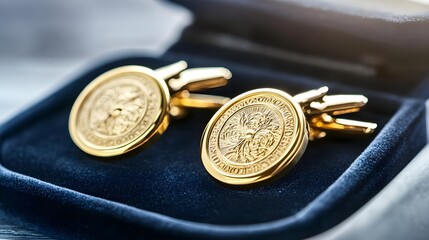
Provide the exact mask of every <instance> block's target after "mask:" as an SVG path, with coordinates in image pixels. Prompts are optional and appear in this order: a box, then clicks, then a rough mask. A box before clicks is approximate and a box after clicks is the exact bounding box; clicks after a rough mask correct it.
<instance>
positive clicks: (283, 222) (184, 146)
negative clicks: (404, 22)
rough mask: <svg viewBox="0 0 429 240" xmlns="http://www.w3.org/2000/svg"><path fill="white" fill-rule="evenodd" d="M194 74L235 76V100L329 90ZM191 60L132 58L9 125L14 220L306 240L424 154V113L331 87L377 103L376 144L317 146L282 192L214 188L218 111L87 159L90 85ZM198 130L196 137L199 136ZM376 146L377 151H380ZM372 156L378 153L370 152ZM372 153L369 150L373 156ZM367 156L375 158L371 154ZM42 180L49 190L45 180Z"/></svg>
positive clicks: (286, 81)
mask: <svg viewBox="0 0 429 240" xmlns="http://www.w3.org/2000/svg"><path fill="white" fill-rule="evenodd" d="M188 57H189V59H188V58H185V60H189V61H188V62H189V63H190V65H191V66H215V65H219V66H220V65H222V66H225V67H228V68H230V69H231V71H232V72H233V74H234V75H233V79H232V80H231V84H230V86H229V87H227V88H224V89H221V90H215V91H212V92H214V93H219V92H222V93H223V94H225V95H228V96H234V95H236V94H238V93H241V92H243V91H246V90H249V89H253V88H257V87H277V88H282V89H285V90H287V91H288V92H290V93H292V94H293V93H298V92H300V91H303V90H307V89H311V88H314V87H319V86H321V85H323V81H321V80H318V79H310V78H305V77H301V76H294V75H290V74H287V73H284V72H278V71H273V70H267V69H259V68H255V67H253V66H246V65H239V64H234V63H230V62H224V61H222V62H219V61H215V60H208V59H204V58H198V57H195V56H193V57H190V56H188ZM178 59H181V56H164V57H163V58H160V59H156V58H145V57H141V56H134V57H132V56H128V57H126V58H121V59H119V60H116V61H112V62H109V63H106V64H100V65H99V66H98V67H94V68H92V69H90V70H89V71H87V72H86V73H84V74H82V75H81V76H78V77H77V78H76V81H74V82H72V83H71V84H70V85H68V86H66V87H65V88H63V89H62V90H60V91H59V92H57V93H56V94H54V95H53V96H51V97H50V98H48V99H46V100H45V101H43V102H41V103H40V104H38V105H36V106H34V107H33V108H31V109H29V110H28V111H27V112H24V113H23V114H21V115H20V116H17V117H16V118H15V119H14V120H12V121H10V122H8V123H7V124H5V125H3V126H2V128H1V131H0V144H1V156H0V157H1V159H0V161H1V162H0V163H1V165H2V167H1V168H0V190H1V191H3V192H5V193H6V194H2V195H1V202H2V203H3V204H4V206H5V209H7V210H8V211H10V212H11V213H14V215H15V216H17V220H19V221H22V222H23V223H32V224H33V225H32V226H33V227H34V223H35V222H36V223H37V224H36V225H35V226H36V227H38V228H40V229H41V230H43V231H46V232H48V233H50V234H53V235H55V236H59V235H61V236H62V237H71V238H75V237H76V238H77V237H78V238H83V237H88V236H89V234H94V233H96V234H98V236H100V237H103V236H106V237H108V236H110V237H112V236H161V235H165V236H175V237H183V238H188V237H195V238H198V237H210V238H224V237H230V238H246V239H248V238H249V237H255V238H257V237H270V238H280V239H282V238H284V237H291V238H302V237H308V236H311V235H313V234H315V233H318V232H321V231H323V230H325V229H328V228H330V227H332V226H333V225H335V224H337V223H338V222H339V221H341V220H342V219H344V218H345V217H347V216H349V215H350V214H351V213H353V212H354V211H355V210H356V209H358V208H359V207H360V206H362V205H363V204H364V203H365V202H366V201H367V200H368V199H370V198H371V197H372V196H373V195H374V194H375V193H377V192H378V191H379V190H380V189H381V188H382V187H383V186H384V185H385V184H386V183H387V182H389V181H390V179H392V178H393V177H394V176H395V175H396V174H397V173H398V172H399V171H400V170H401V169H402V168H403V167H404V166H405V165H406V164H407V163H408V162H409V161H410V160H411V159H412V157H413V156H414V155H415V154H416V153H417V152H418V150H419V149H421V148H422V147H423V145H424V144H425V125H424V124H425V122H424V117H423V115H424V111H425V110H424V105H423V103H422V102H421V101H417V100H416V101H414V100H407V99H403V98H398V97H395V96H392V95H389V94H381V93H376V92H372V91H369V90H362V89H354V88H352V87H348V86H342V85H341V84H330V87H331V88H332V92H334V93H335V92H342V93H361V94H365V95H367V96H368V97H369V99H370V102H369V104H368V107H367V108H366V109H365V111H363V112H361V113H359V114H355V115H354V117H357V118H362V119H365V120H369V121H374V122H377V123H378V124H379V125H380V128H382V127H384V128H383V130H382V131H381V132H379V133H378V135H377V137H376V139H374V140H373V139H372V138H358V139H347V140H344V139H335V138H330V139H324V140H319V141H314V142H310V143H309V146H308V149H307V151H306V152H305V154H304V156H303V158H302V159H301V161H300V162H299V163H298V165H297V166H296V167H295V168H294V169H293V170H292V171H291V172H289V174H288V175H286V176H285V177H283V178H282V179H280V180H279V181H277V182H275V183H273V184H270V185H266V186H262V187H259V188H255V189H248V190H237V189H233V188H229V187H225V186H223V185H221V184H219V183H217V182H215V181H213V180H212V179H211V178H210V177H209V175H208V174H207V173H206V172H205V170H204V168H203V166H202V164H201V161H200V157H199V140H200V136H201V133H202V130H203V128H204V126H205V124H206V123H207V121H208V120H209V118H210V116H211V114H212V113H213V112H209V111H206V112H204V111H195V112H192V114H190V115H189V116H188V117H187V118H185V119H183V120H180V121H175V122H172V124H171V125H170V127H169V129H168V131H167V132H166V133H165V134H164V135H163V136H162V137H161V139H160V140H159V141H158V142H156V143H155V144H154V145H152V146H151V147H150V148H148V149H147V150H145V151H144V152H140V153H138V154H134V155H132V156H131V155H128V156H122V157H119V158H117V159H115V160H110V161H109V160H103V159H98V158H94V157H91V156H89V155H86V154H84V153H83V152H81V151H80V150H79V149H78V148H77V147H76V146H74V144H73V143H72V141H71V139H70V137H69V135H68V130H67V121H68V113H69V110H70V107H71V105H72V103H73V101H74V99H75V98H76V96H77V95H78V94H79V92H80V91H81V90H82V88H83V87H85V86H86V84H87V83H88V82H89V81H91V80H92V79H93V78H94V77H95V76H97V75H99V74H100V73H102V72H104V71H106V70H108V69H110V68H113V67H116V66H121V65H128V64H141V65H144V66H148V67H159V66H162V65H165V64H168V63H171V62H173V61H175V60H178ZM190 129H192V131H190ZM371 141H372V142H371ZM370 143H371V144H370ZM368 145H369V147H367V146H368ZM364 150H365V151H364ZM362 151H364V152H362ZM37 179H39V180H37Z"/></svg>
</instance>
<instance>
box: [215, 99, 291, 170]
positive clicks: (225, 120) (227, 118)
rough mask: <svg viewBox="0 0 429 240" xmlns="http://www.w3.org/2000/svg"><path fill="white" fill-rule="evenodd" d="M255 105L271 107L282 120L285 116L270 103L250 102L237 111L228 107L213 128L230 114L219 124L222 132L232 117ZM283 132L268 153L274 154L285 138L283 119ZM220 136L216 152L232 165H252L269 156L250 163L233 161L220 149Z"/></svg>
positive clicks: (217, 138) (217, 139) (217, 140)
mask: <svg viewBox="0 0 429 240" xmlns="http://www.w3.org/2000/svg"><path fill="white" fill-rule="evenodd" d="M253 107H257V108H267V109H270V110H271V111H273V112H274V114H276V115H277V116H278V117H279V118H280V119H281V120H284V116H283V114H282V113H281V112H280V111H279V110H278V109H276V108H273V107H271V106H268V105H263V104H249V105H247V106H243V107H242V108H240V109H239V110H237V111H232V110H231V109H228V111H226V112H225V113H224V115H223V116H222V117H221V118H220V119H219V121H218V122H216V124H215V126H214V128H213V129H216V127H217V126H218V124H219V122H222V121H221V119H222V118H224V116H229V117H226V119H224V124H223V125H222V126H219V130H218V132H219V133H220V132H221V131H222V130H223V128H224V127H225V124H226V123H227V122H228V121H229V120H230V119H231V118H233V117H234V115H236V114H237V113H240V112H243V111H246V109H248V108H253ZM229 111H231V112H230V113H228V112H229ZM281 123H282V124H281V131H280V132H281V134H280V140H279V141H278V142H277V143H276V144H275V146H274V149H272V150H271V151H270V153H269V154H268V155H270V154H272V152H274V151H275V150H276V149H277V147H278V145H279V144H281V140H282V138H283V135H284V127H285V124H284V121H281ZM219 141H220V138H219V136H217V137H216V143H217V144H216V148H217V149H216V150H217V151H216V152H217V153H218V154H219V155H221V156H222V160H224V161H226V162H228V163H230V164H232V165H237V166H248V165H252V164H256V163H257V162H260V161H262V160H264V159H265V158H267V156H265V157H263V158H261V159H258V160H255V161H253V162H249V163H238V162H234V161H231V160H230V159H228V158H227V157H226V156H225V155H224V154H223V153H222V151H221V149H220V147H219V146H220V142H219ZM209 147H211V145H210V146H209Z"/></svg>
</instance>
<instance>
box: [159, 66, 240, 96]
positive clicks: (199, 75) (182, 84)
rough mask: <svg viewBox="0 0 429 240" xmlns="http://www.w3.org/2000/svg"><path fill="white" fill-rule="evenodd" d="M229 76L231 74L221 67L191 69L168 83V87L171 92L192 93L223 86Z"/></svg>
mask: <svg viewBox="0 0 429 240" xmlns="http://www.w3.org/2000/svg"><path fill="white" fill-rule="evenodd" d="M231 76H232V74H231V72H230V71H229V70H228V69H226V68H222V67H210V68H192V69H187V70H185V71H183V72H181V73H180V75H179V78H173V79H171V80H170V81H168V85H169V87H170V88H171V90H172V91H173V92H176V91H181V90H188V91H190V92H193V91H199V90H204V89H208V88H215V87H221V86H225V85H227V84H228V80H229V79H230V78H231Z"/></svg>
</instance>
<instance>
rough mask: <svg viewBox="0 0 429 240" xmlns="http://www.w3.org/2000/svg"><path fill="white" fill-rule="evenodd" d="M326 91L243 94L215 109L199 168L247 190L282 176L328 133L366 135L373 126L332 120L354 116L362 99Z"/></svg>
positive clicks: (269, 89)
mask: <svg viewBox="0 0 429 240" xmlns="http://www.w3.org/2000/svg"><path fill="white" fill-rule="evenodd" d="M327 92H328V88H327V87H322V88H320V89H316V90H311V91H308V92H304V93H301V94H298V95H295V96H293V97H292V96H290V95H289V94H287V93H285V92H283V91H280V90H276V89H271V88H264V89H257V90H252V91H249V92H245V93H243V94H241V95H239V96H237V97H235V98H233V99H232V100H231V101H229V102H228V103H227V104H225V105H224V106H223V107H222V108H220V109H219V110H218V111H217V112H216V113H215V115H214V116H213V117H212V119H211V120H210V121H209V123H208V124H207V126H206V128H205V130H204V133H203V136H202V139H201V158H202V162H203V164H204V167H205V168H206V170H207V171H208V172H209V174H210V175H211V176H213V177H214V178H215V179H217V180H219V181H221V182H223V183H226V184H231V185H250V184H255V183H258V182H261V181H264V180H268V179H271V178H273V177H274V176H281V174H282V173H285V172H287V171H288V170H290V169H291V168H292V167H293V166H294V165H295V164H296V163H297V162H298V161H299V159H300V158H301V156H302V155H303V153H304V151H305V149H306V147H307V143H308V140H309V139H310V140H314V139H319V138H323V137H325V136H326V135H327V134H332V133H351V134H369V133H372V132H374V130H375V128H376V127H377V125H376V124H375V123H369V122H361V121H354V120H348V119H340V118H335V117H334V116H337V115H342V114H346V113H353V112H357V111H359V110H360V109H361V108H362V107H363V106H364V105H365V104H366V103H367V101H368V100H367V98H366V97H364V96H362V95H332V96H329V95H326V94H327Z"/></svg>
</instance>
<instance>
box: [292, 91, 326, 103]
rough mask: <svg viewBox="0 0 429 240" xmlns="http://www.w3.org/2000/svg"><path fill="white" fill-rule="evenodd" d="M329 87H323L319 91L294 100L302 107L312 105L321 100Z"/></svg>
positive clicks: (305, 93) (301, 95)
mask: <svg viewBox="0 0 429 240" xmlns="http://www.w3.org/2000/svg"><path fill="white" fill-rule="evenodd" d="M328 90H329V88H328V87H326V86H325V87H321V88H319V89H314V90H310V91H307V92H303V93H300V94H297V95H295V96H293V99H294V100H295V101H296V102H298V103H299V104H300V105H301V106H305V105H308V104H310V103H311V102H313V101H315V100H318V99H321V98H322V97H323V96H325V95H326V93H327V92H328Z"/></svg>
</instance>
